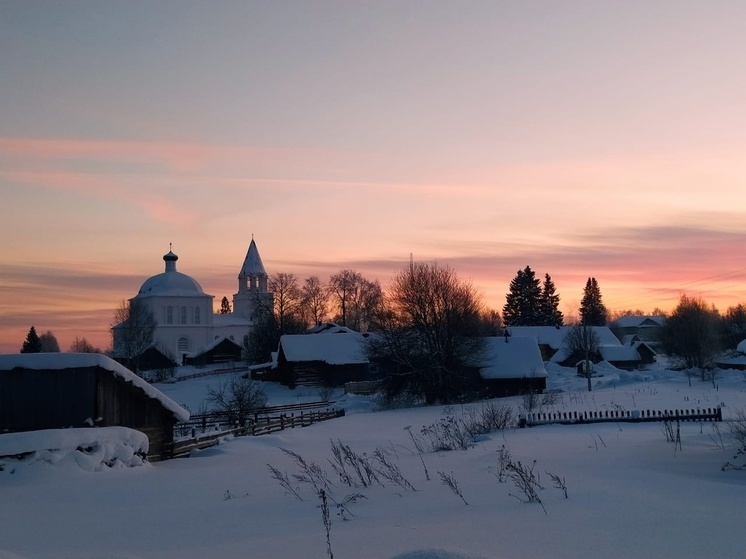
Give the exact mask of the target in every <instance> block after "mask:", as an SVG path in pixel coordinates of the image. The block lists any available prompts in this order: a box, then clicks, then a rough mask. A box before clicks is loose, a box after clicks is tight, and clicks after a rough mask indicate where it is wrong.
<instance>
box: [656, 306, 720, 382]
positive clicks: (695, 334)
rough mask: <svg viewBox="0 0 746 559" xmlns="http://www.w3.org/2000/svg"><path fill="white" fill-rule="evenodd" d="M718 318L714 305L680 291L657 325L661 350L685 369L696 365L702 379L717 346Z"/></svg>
mask: <svg viewBox="0 0 746 559" xmlns="http://www.w3.org/2000/svg"><path fill="white" fill-rule="evenodd" d="M719 322H720V315H719V313H718V311H717V309H715V307H710V306H708V305H707V303H705V302H704V301H703V300H702V299H700V298H698V297H689V296H687V295H682V296H681V298H680V299H679V304H678V305H677V306H676V308H675V309H674V310H673V312H672V313H671V314H670V315H669V316H668V318H666V322H665V323H664V324H663V326H662V327H661V329H660V341H661V344H662V346H663V350H664V351H665V352H666V354H668V355H670V356H673V357H676V358H678V359H679V360H680V361H681V364H682V365H683V366H684V367H686V368H687V369H699V370H700V371H701V374H702V380H703V381H704V380H706V374H707V371H709V370H711V369H712V365H713V360H714V358H715V356H716V355H717V353H718V352H719V350H720V340H719V339H718V326H719Z"/></svg>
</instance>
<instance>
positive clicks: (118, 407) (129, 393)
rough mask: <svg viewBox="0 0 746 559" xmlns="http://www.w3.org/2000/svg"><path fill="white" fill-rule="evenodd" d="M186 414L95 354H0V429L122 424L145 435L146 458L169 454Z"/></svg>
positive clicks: (142, 382)
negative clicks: (176, 428) (147, 446)
mask: <svg viewBox="0 0 746 559" xmlns="http://www.w3.org/2000/svg"><path fill="white" fill-rule="evenodd" d="M187 419H189V412H188V411H187V410H185V409H184V408H182V407H181V406H179V405H178V404H176V403H175V402H174V401H173V400H171V399H170V398H168V397H167V396H166V395H165V394H163V393H162V392H160V391H159V390H157V389H156V388H155V387H153V386H152V385H150V384H148V383H147V382H146V381H144V380H143V379H141V378H140V377H138V376H137V375H135V374H134V373H133V372H132V371H130V370H128V369H126V368H125V367H123V366H122V365H120V364H119V363H117V362H116V361H114V360H112V359H110V358H108V357H106V356H105V355H100V354H97V353H24V354H12V355H0V432H23V431H37V430H41V429H64V428H76V427H111V426H121V427H129V428H131V429H136V430H138V431H141V432H142V433H145V434H146V435H147V436H148V440H149V445H150V447H149V451H148V458H149V459H151V460H159V459H163V458H166V457H168V453H169V451H170V445H171V444H172V443H173V428H174V425H175V424H176V423H177V422H179V421H186V420H187Z"/></svg>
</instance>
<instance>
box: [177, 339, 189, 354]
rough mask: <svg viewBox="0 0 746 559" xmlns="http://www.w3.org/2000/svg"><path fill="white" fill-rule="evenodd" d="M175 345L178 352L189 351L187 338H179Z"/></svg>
mask: <svg viewBox="0 0 746 559" xmlns="http://www.w3.org/2000/svg"><path fill="white" fill-rule="evenodd" d="M176 347H177V350H178V352H179V353H185V352H187V351H189V338H184V337H182V338H179V341H178V342H177V345H176Z"/></svg>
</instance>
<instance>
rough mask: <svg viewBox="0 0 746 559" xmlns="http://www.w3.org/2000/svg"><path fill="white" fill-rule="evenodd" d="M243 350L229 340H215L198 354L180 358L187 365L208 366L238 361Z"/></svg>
mask: <svg viewBox="0 0 746 559" xmlns="http://www.w3.org/2000/svg"><path fill="white" fill-rule="evenodd" d="M242 353H243V348H242V347H241V346H240V345H239V344H237V343H236V342H235V341H233V340H232V339H229V338H216V339H215V340H214V341H213V342H212V343H211V344H209V345H207V346H206V347H204V348H203V349H201V350H200V351H199V352H194V353H191V354H185V355H184V356H182V358H183V361H184V362H185V364H187V365H209V364H212V363H230V362H235V361H240V360H241V357H242Z"/></svg>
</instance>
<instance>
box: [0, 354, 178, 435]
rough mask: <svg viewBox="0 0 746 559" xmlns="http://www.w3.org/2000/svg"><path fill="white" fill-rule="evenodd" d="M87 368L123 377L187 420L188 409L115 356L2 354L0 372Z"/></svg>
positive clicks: (175, 414) (176, 416) (175, 415)
mask: <svg viewBox="0 0 746 559" xmlns="http://www.w3.org/2000/svg"><path fill="white" fill-rule="evenodd" d="M85 367H100V368H102V369H105V370H106V371H109V372H111V373H112V374H113V375H114V376H117V377H120V378H122V379H124V380H125V381H126V382H129V383H130V384H132V385H133V386H136V387H137V388H139V389H140V390H142V391H143V392H145V394H146V395H147V396H148V397H149V398H153V399H154V400H158V402H160V404H161V405H162V406H163V407H164V408H166V409H167V410H168V411H170V412H171V413H173V414H174V417H175V418H176V419H177V420H179V421H187V420H188V419H189V412H188V411H187V410H185V409H184V408H182V407H181V406H180V405H178V404H177V403H176V402H174V401H173V400H172V399H171V398H169V397H168V396H166V395H165V394H164V393H163V392H161V391H160V390H158V389H157V388H155V387H154V386H153V385H151V384H148V383H147V382H146V381H144V380H143V379H141V378H140V377H138V376H137V375H136V374H135V373H133V372H132V371H130V370H129V369H127V368H126V367H124V366H123V365H120V364H119V363H117V362H116V361H114V360H113V359H111V358H109V357H107V356H106V355H101V354H100V353H18V354H15V353H13V354H7V355H0V373H2V371H11V370H13V369H32V370H50V371H56V370H59V371H63V370H66V369H79V368H85Z"/></svg>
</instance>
